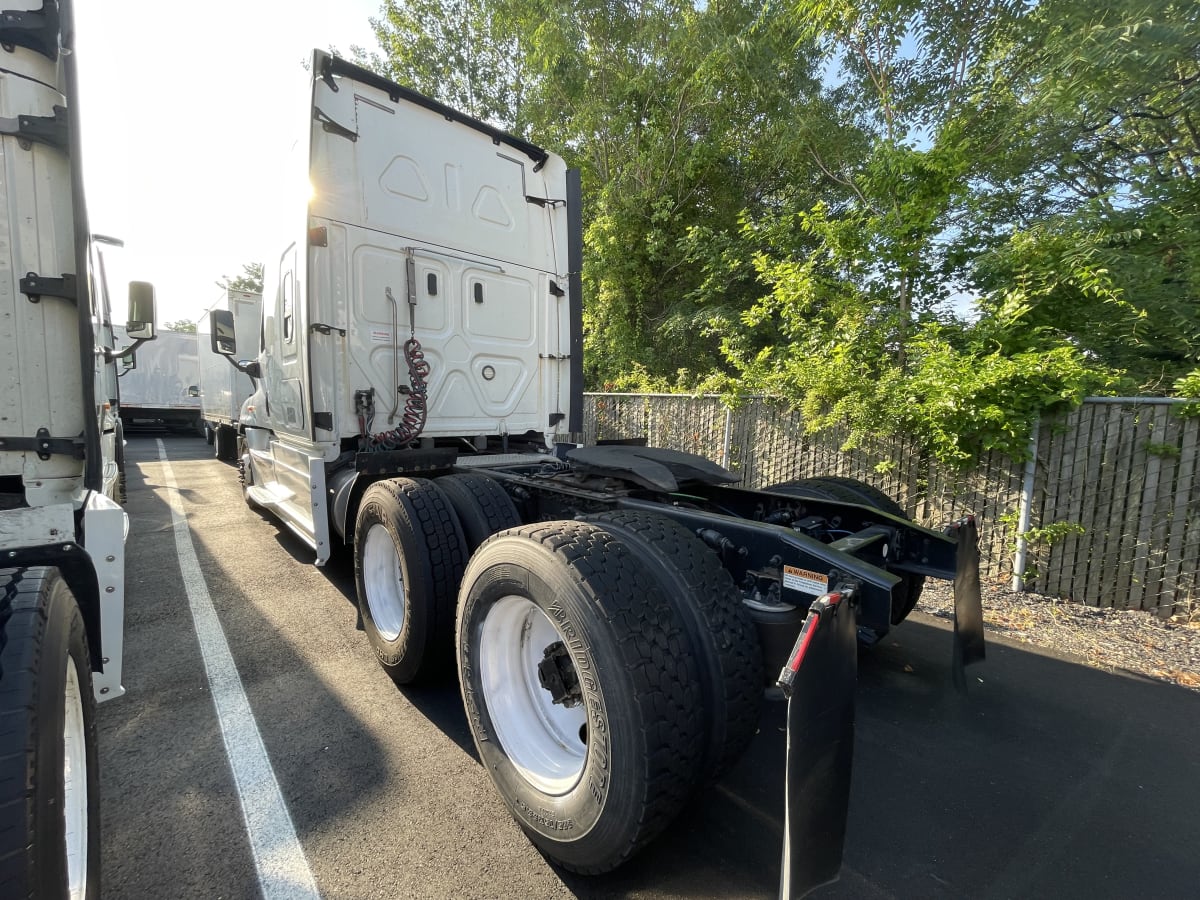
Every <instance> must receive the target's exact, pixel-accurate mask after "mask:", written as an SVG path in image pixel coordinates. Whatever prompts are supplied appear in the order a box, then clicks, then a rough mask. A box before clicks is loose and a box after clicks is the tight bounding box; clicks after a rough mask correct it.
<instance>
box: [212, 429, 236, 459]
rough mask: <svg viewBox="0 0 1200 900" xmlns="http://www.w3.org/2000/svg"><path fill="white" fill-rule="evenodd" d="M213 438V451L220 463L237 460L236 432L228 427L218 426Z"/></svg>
mask: <svg viewBox="0 0 1200 900" xmlns="http://www.w3.org/2000/svg"><path fill="white" fill-rule="evenodd" d="M215 431H216V434H215V435H214V436H213V449H214V450H215V451H216V457H217V459H219V460H221V462H234V461H235V460H236V459H237V432H236V431H235V430H234V429H233V428H232V427H230V426H229V425H218V426H217V427H216V429H215Z"/></svg>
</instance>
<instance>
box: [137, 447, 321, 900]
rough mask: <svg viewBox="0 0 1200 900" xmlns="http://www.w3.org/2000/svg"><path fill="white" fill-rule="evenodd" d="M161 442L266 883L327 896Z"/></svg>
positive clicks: (195, 607)
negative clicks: (257, 717) (291, 806)
mask: <svg viewBox="0 0 1200 900" xmlns="http://www.w3.org/2000/svg"><path fill="white" fill-rule="evenodd" d="M157 443H158V458H159V461H160V462H161V463H162V466H163V481H164V482H165V483H166V486H167V494H168V499H169V501H170V504H171V523H172V525H173V526H174V529H175V549H176V551H177V552H178V555H179V568H180V571H181V572H182V573H183V586H184V589H185V590H186V591H187V596H188V606H189V607H190V608H191V611H192V621H193V622H194V623H195V626H196V638H197V639H198V640H199V642H200V653H201V655H202V656H203V658H204V671H205V673H206V674H207V675H208V685H209V689H210V690H211V691H212V697H213V704H214V705H215V706H216V708H217V720H218V722H219V723H220V726H221V737H222V738H223V739H224V741H225V753H226V754H227V755H228V757H229V766H230V768H231V769H232V770H233V780H234V783H235V785H236V787H237V792H238V801H239V802H240V804H241V807H242V818H243V820H244V821H245V823H246V833H247V835H248V837H249V839H250V851H251V853H252V854H253V856H254V866H255V868H256V869H257V871H258V883H259V887H260V889H261V891H262V895H263V897H264V900H308V898H313V900H319V898H320V896H321V895H320V892H319V891H318V890H317V883H316V880H315V879H314V878H313V874H312V870H311V869H310V868H309V867H308V859H307V858H306V857H305V855H304V848H303V847H301V846H300V840H299V839H298V838H297V837H296V827H295V825H293V824H292V817H291V814H290V813H289V812H288V808H287V804H286V803H285V802H284V800H283V794H282V793H281V792H280V790H279V782H278V780H277V779H276V778H275V770H274V769H273V768H271V760H270V758H269V757H268V756H267V748H266V747H265V746H264V744H263V740H262V735H261V734H260V733H259V731H258V723H257V722H255V721H254V713H253V712H252V711H251V709H250V701H249V700H248V699H247V698H246V691H245V690H244V689H243V687H242V679H241V677H240V676H239V675H238V671H237V666H236V665H234V662H233V654H231V653H230V652H229V643H228V642H227V641H226V640H225V632H224V631H223V630H222V628H221V622H220V620H219V619H218V618H217V612H216V610H215V609H214V608H213V604H212V598H211V597H210V596H209V593H208V585H207V584H206V583H205V581H204V575H203V573H202V572H201V571H200V561H199V560H198V559H197V558H196V548H195V546H194V545H193V544H192V534H191V530H190V529H189V528H188V523H187V516H186V515H185V514H184V511H183V499H182V498H181V497H180V495H179V489H178V485H177V484H176V482H175V473H174V472H173V471H172V469H171V463H170V460H168V459H167V450H166V447H164V446H163V442H162V440H158V441H157Z"/></svg>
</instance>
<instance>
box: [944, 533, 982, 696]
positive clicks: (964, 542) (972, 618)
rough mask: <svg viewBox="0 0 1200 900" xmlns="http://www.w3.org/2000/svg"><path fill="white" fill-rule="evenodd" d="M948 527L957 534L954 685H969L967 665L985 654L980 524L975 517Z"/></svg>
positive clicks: (964, 688) (952, 664)
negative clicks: (980, 568) (980, 571)
mask: <svg viewBox="0 0 1200 900" xmlns="http://www.w3.org/2000/svg"><path fill="white" fill-rule="evenodd" d="M947 531H948V532H949V533H951V534H954V533H957V535H958V553H957V559H958V567H957V569H956V570H955V573H954V659H953V660H951V670H952V672H953V674H954V686H955V687H956V688H957V689H958V690H960V691H965V690H966V689H967V676H966V672H965V669H966V667H967V666H969V665H970V664H971V663H976V662H980V661H981V660H983V658H984V656H985V654H986V649H987V648H986V647H985V645H984V640H983V598H982V595H981V593H980V589H979V528H978V526H977V525H976V524H975V517H974V516H968V517H967V518H965V519H960V520H959V521H958V522H955V523H954V524H953V525H951V526H950V528H948V529H947Z"/></svg>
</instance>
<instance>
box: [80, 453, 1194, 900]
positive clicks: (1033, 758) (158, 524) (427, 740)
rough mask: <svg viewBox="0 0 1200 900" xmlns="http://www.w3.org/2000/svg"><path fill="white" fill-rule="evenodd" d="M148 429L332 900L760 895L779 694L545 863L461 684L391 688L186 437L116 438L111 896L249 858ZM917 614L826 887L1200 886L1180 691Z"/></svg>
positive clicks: (973, 892)
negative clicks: (836, 869)
mask: <svg viewBox="0 0 1200 900" xmlns="http://www.w3.org/2000/svg"><path fill="white" fill-rule="evenodd" d="M159 440H161V441H162V444H163V446H164V448H165V450H166V453H167V456H168V458H169V460H170V465H171V469H172V473H173V477H174V480H175V482H176V483H177V485H178V495H179V497H180V498H181V500H182V503H183V510H184V512H185V513H186V516H187V523H188V527H189V529H190V533H191V539H192V543H193V545H194V547H195V552H196V558H197V560H198V562H199V572H200V574H201V575H202V579H203V584H204V587H205V588H206V589H207V594H208V596H210V597H211V600H212V605H213V607H214V608H215V610H216V614H217V618H218V619H219V622H220V626H221V629H222V630H223V632H224V636H225V639H226V640H227V642H228V646H229V651H230V653H231V655H232V659H233V662H234V663H235V665H236V668H237V673H238V675H239V676H240V681H241V685H242V687H243V688H244V691H245V696H246V698H247V699H248V701H249V708H250V710H252V713H253V718H254V721H255V722H256V724H257V730H258V733H259V734H260V735H261V745H262V747H263V748H265V751H266V754H267V757H269V760H270V764H271V767H272V768H273V770H274V774H275V780H276V782H277V783H278V787H279V793H280V794H281V796H282V797H283V799H284V801H285V802H286V805H287V809H288V810H289V811H290V818H291V822H292V823H293V824H294V831H295V835H296V837H297V838H298V841H299V845H300V847H302V849H303V854H304V856H305V857H306V858H307V861H308V866H309V868H310V870H311V873H312V876H313V877H314V879H315V883H316V885H317V889H318V890H319V891H320V893H321V895H322V896H324V897H326V898H347V900H359V898H409V897H411V898H441V897H455V898H458V897H472V898H474V897H479V898H521V900H528V898H543V897H544V898H553V897H570V896H575V897H581V898H602V897H614V898H670V897H711V898H717V897H721V898H725V897H729V898H733V897H752V898H766V897H773V896H774V895H775V892H776V888H777V883H778V871H779V857H780V842H781V837H782V827H783V799H782V796H783V795H782V785H783V753H784V745H783V725H784V712H785V710H784V707H783V704H782V703H779V702H773V703H769V704H768V706H767V710H766V712H765V714H764V716H763V719H762V723H761V727H760V732H759V734H758V736H757V737H756V739H755V741H754V743H753V744H752V746H751V747H750V749H749V751H748V752H747V754H746V756H745V757H744V758H743V760H742V761H741V762H740V763H739V764H738V765H737V766H736V767H735V768H734V769H733V771H731V772H730V773H728V774H727V775H726V776H725V778H724V779H722V781H721V782H720V783H718V784H717V785H715V786H713V787H711V788H709V789H707V790H706V791H705V792H704V793H703V794H702V795H700V796H698V797H697V798H696V799H695V800H694V801H693V802H692V803H691V805H690V806H689V807H688V808H687V809H686V810H685V811H684V813H683V814H682V815H681V816H680V817H679V819H678V821H677V822H676V823H675V824H674V825H673V826H672V827H671V828H670V829H669V830H668V831H667V832H666V833H665V834H663V835H662V836H661V837H659V838H658V839H657V840H656V841H655V842H654V843H653V844H652V845H651V846H650V847H648V848H647V849H646V850H645V851H644V852H643V853H642V854H641V855H639V856H638V857H636V858H635V859H634V860H633V861H632V862H631V863H629V864H628V865H627V866H625V867H624V868H622V869H621V870H619V871H617V872H615V873H612V874H610V875H607V876H602V877H599V878H583V877H579V876H575V875H572V874H570V873H567V872H563V871H561V870H559V869H556V868H555V867H554V866H553V865H552V864H550V863H549V862H548V861H547V860H546V859H545V858H544V857H542V856H541V854H539V853H538V852H537V851H536V850H535V849H534V848H533V846H532V845H531V844H530V843H529V842H528V840H526V838H525V837H524V835H523V834H522V833H521V831H520V829H519V828H518V827H517V826H516V825H515V824H514V823H513V821H512V820H511V818H510V817H509V816H508V814H507V812H506V811H505V809H504V806H503V804H502V802H501V801H500V799H499V797H498V796H497V795H496V793H495V791H494V790H493V788H492V785H491V783H490V781H489V780H488V777H487V775H486V773H485V772H484V771H483V769H482V768H481V767H480V766H479V764H478V761H477V760H476V758H475V754H474V749H473V747H472V745H471V739H470V734H469V732H468V729H467V724H466V719H465V717H464V714H463V711H462V706H461V702H460V699H459V696H458V690H457V686H456V685H455V684H453V683H447V684H445V685H442V686H436V687H426V688H422V689H401V688H398V687H396V686H395V685H394V684H393V683H392V682H391V681H390V679H388V677H387V676H386V675H385V674H384V672H383V670H382V669H380V668H379V666H378V665H377V664H376V663H375V661H374V658H373V656H372V655H371V652H370V649H369V647H368V645H367V641H366V638H365V636H364V635H363V633H362V632H360V631H357V630H356V629H355V623H356V613H355V606H354V579H353V572H352V568H351V565H350V563H349V562H348V561H346V560H345V559H335V560H334V561H332V562H331V563H330V564H329V565H328V566H326V567H325V568H323V569H318V568H316V567H315V566H313V565H311V563H310V556H309V553H308V551H307V550H306V548H305V547H304V546H303V545H302V544H301V543H300V541H299V540H297V539H296V538H295V537H293V536H292V535H291V534H290V533H289V532H288V531H287V530H286V529H285V528H283V527H282V526H280V525H279V524H278V523H277V522H275V521H274V520H273V519H271V518H270V517H269V516H267V515H265V514H262V513H259V512H255V511H253V510H251V509H249V508H248V507H247V506H246V505H245V503H244V502H243V501H242V497H241V491H240V489H239V486H238V483H237V472H236V469H235V468H234V467H232V466H231V465H229V464H227V463H222V462H219V461H217V460H216V459H214V458H213V455H212V448H211V447H209V446H207V445H206V444H205V443H204V442H203V440H202V439H199V438H192V437H179V436H172V435H138V436H130V437H129V439H128V447H127V450H126V459H127V464H128V467H129V473H128V483H129V500H128V504H127V507H126V508H127V510H128V512H129V515H130V518H131V520H132V524H131V530H130V534H129V540H128V543H127V547H126V581H127V599H126V604H127V608H126V627H125V639H126V645H125V687H126V689H127V691H128V693H127V694H126V696H125V697H122V698H119V699H117V700H113V701H111V702H108V703H105V704H103V705H102V706H101V707H100V709H99V725H100V742H101V748H100V758H101V779H102V815H103V829H104V831H103V853H104V859H103V882H104V896H105V897H106V898H110V900H117V898H135V900H146V898H193V897H194V898H253V897H258V896H260V888H259V881H258V877H257V875H256V870H255V864H254V854H253V852H252V850H251V845H250V842H249V839H248V837H247V829H246V826H245V823H244V821H243V815H242V811H241V807H240V805H239V800H238V790H237V787H236V786H235V779H234V776H233V773H232V771H231V766H230V761H229V756H228V755H227V751H226V745H225V740H224V739H223V737H222V731H221V728H220V727H219V724H218V718H217V713H216V711H215V709H214V703H213V694H212V691H211V689H210V685H209V680H208V677H207V676H206V672H205V665H204V662H203V660H202V657H201V650H200V644H199V641H198V638H197V631H196V628H195V625H194V624H193V617H192V614H191V611H190V609H189V602H188V595H187V592H186V590H185V585H184V575H183V574H182V573H181V568H180V559H179V554H178V552H177V544H176V537H175V530H174V528H173V526H172V518H171V509H170V495H169V488H168V483H169V478H168V477H167V476H166V472H165V471H164V466H163V465H162V463H161V462H160V461H159V450H158V443H157V442H158V441H159ZM949 661H950V634H949V631H948V629H947V627H946V625H945V623H943V622H941V621H940V620H936V619H932V618H929V617H925V616H921V615H920V614H914V616H913V618H912V619H910V621H908V622H906V623H905V624H904V625H902V626H901V627H899V628H898V629H896V630H895V631H893V632H892V634H891V635H890V636H889V637H888V638H887V639H885V641H884V642H882V644H881V645H880V646H878V647H877V648H875V649H874V650H873V651H872V652H871V653H870V655H868V656H866V657H865V658H864V659H863V660H862V662H861V663H860V676H859V682H860V684H859V693H858V704H859V705H858V726H857V742H856V755H855V764H854V765H855V771H854V782H853V788H852V798H851V811H850V822H849V827H848V834H847V839H846V860H845V865H844V867H843V872H842V879H841V881H840V882H839V883H838V884H836V885H833V886H830V887H827V888H823V889H821V890H819V891H818V892H817V893H816V894H815V896H817V897H820V898H852V897H853V898H858V897H862V898H886V897H897V898H910V897H911V898H952V897H963V898H967V897H970V898H1008V897H1012V898H1030V897H1046V898H1074V897H1079V898H1088V900H1097V898H1107V897H1113V898H1125V897H1155V898H1174V897H1179V898H1193V897H1196V896H1200V851H1198V850H1197V848H1200V752H1198V745H1200V692H1195V691H1189V690H1186V689H1184V688H1180V687H1176V686H1173V685H1168V684H1164V683H1159V682H1153V681H1149V680H1146V679H1143V678H1139V677H1134V676H1129V675H1123V674H1110V673H1105V672H1101V671H1098V670H1095V669H1091V668H1088V667H1086V666H1083V665H1080V664H1078V663H1076V662H1074V661H1072V660H1069V659H1061V658H1056V657H1054V656H1052V655H1049V654H1046V653H1044V652H1039V651H1034V650H1031V649H1028V648H1025V647H1022V646H1019V645H1014V644H1007V643H1003V642H999V641H996V640H993V641H992V642H991V644H990V645H989V648H988V660H987V662H986V663H984V664H983V665H980V666H977V667H974V668H972V669H971V670H969V672H970V675H971V681H972V683H971V690H970V694H969V696H968V697H966V698H963V697H960V696H959V695H957V694H956V693H955V692H954V690H953V688H952V687H951V683H950V673H949Z"/></svg>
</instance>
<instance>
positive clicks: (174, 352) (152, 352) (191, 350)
mask: <svg viewBox="0 0 1200 900" xmlns="http://www.w3.org/2000/svg"><path fill="white" fill-rule="evenodd" d="M116 333H117V342H118V344H119V345H120V346H122V347H126V346H130V345H132V343H133V341H132V340H131V339H130V338H129V336H128V335H127V334H126V332H125V329H124V328H123V327H122V326H120V325H117V326H116ZM204 347H205V352H206V353H207V348H208V345H207V343H205V345H204ZM199 348H200V344H199V342H198V340H197V337H196V334H195V333H194V332H184V331H168V330H166V329H165V328H164V329H161V330H160V331H159V332H158V336H157V339H156V340H155V341H154V343H153V344H147V345H146V346H144V347H140V348H139V349H138V350H137V351H136V352H134V353H132V354H131V355H130V356H129V357H127V359H126V360H125V363H126V365H125V366H124V368H123V369H122V372H121V376H120V377H121V409H120V415H121V422H122V423H124V426H125V430H126V431H129V430H130V429H132V428H137V427H149V428H166V429H168V430H170V431H181V432H190V433H193V434H200V433H201V430H202V428H203V423H202V421H201V413H200V353H199Z"/></svg>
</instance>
